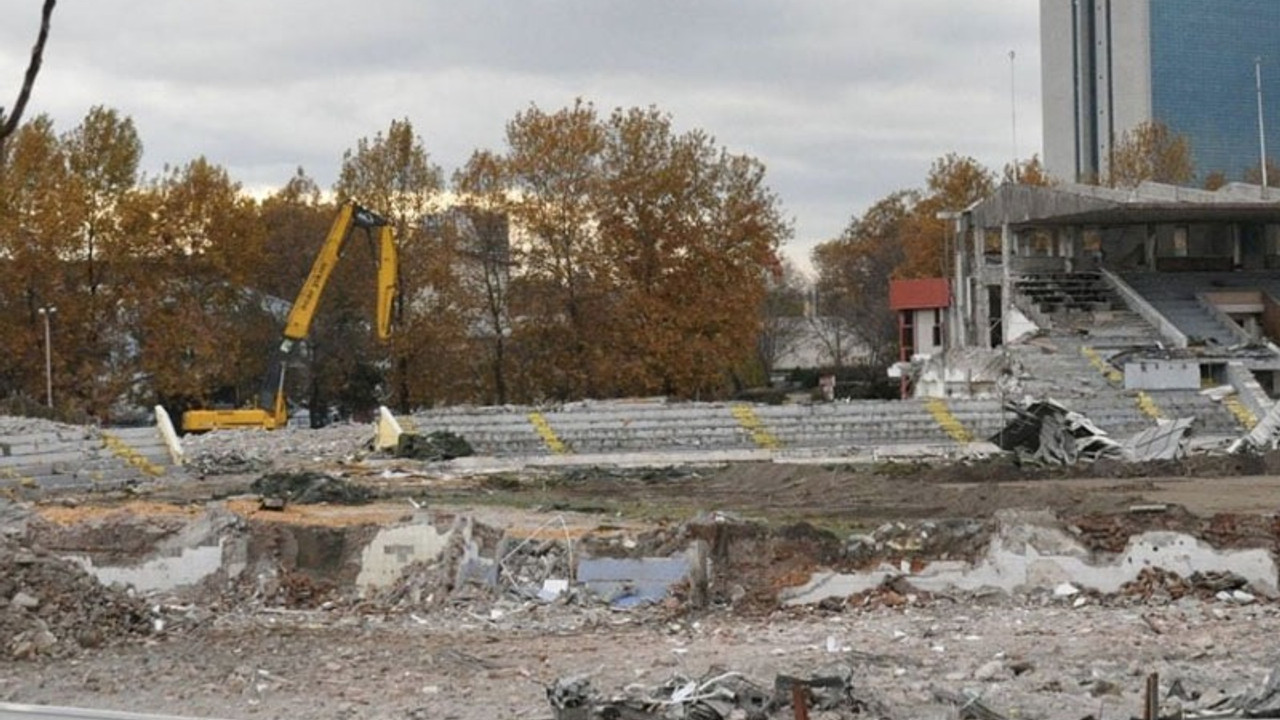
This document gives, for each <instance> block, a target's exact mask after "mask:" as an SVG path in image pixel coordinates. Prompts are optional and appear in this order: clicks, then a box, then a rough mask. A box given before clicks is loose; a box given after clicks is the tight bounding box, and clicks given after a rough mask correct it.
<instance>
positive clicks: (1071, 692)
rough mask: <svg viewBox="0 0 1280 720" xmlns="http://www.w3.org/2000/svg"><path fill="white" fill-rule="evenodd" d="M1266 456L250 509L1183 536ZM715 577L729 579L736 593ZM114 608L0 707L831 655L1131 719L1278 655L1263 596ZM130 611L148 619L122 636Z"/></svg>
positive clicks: (353, 697) (843, 532)
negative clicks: (1155, 680)
mask: <svg viewBox="0 0 1280 720" xmlns="http://www.w3.org/2000/svg"><path fill="white" fill-rule="evenodd" d="M1272 464H1273V463H1272V461H1271V460H1269V459H1266V458H1263V459H1252V460H1240V459H1235V458H1216V459H1214V458H1210V459H1202V460H1197V461H1196V462H1194V463H1183V464H1172V465H1169V464H1164V465H1159V466H1151V467H1134V466H1098V467H1094V468H1092V472H1082V471H1071V472H1066V471H1059V472H1057V473H1048V472H1045V471H1039V470H1035V471H1028V470H1022V469H1019V468H1016V467H1013V466H1012V465H1010V464H1008V463H1006V462H1001V461H986V462H980V463H974V464H962V465H950V466H936V465H924V464H921V465H915V464H885V465H878V466H850V465H817V464H795V465H783V464H770V463H752V464H735V465H726V466H701V467H700V466H682V467H673V468H665V469H657V470H618V469H607V468H600V469H574V470H568V471H563V472H550V471H537V472H523V473H503V474H488V475H481V476H474V477H459V476H457V475H456V474H450V473H441V472H424V471H421V470H420V469H418V468H415V467H413V466H410V465H407V464H405V463H403V462H399V461H394V460H379V461H371V462H367V463H363V464H349V465H344V466H342V467H341V468H330V469H331V470H337V471H339V472H340V473H341V474H342V476H343V477H345V478H347V479H349V480H351V481H354V482H358V483H361V484H362V485H364V486H367V487H370V488H372V489H373V492H374V493H375V494H376V495H378V496H379V501H378V503H377V504H375V505H373V506H361V507H358V508H331V509H329V510H326V511H323V512H320V511H317V510H312V509H308V508H306V507H301V506H297V507H291V508H290V509H289V513H285V514H279V515H277V516H273V517H275V518H278V521H279V522H286V521H287V522H297V523H303V524H320V523H324V522H331V523H374V524H385V523H390V522H394V521H396V520H397V519H399V518H401V517H402V516H403V514H404V513H405V512H408V508H409V507H410V505H411V504H412V505H416V506H426V507H430V508H443V509H448V510H451V511H457V512H466V513H471V514H474V515H476V516H477V517H483V518H484V519H485V520H486V521H487V522H491V523H494V524H496V525H500V526H503V527H525V528H527V529H529V531H530V532H533V531H535V530H536V529H537V528H539V527H542V526H543V525H545V524H546V523H547V521H548V519H549V518H552V517H560V518H567V521H566V526H571V527H573V528H575V532H578V531H581V532H600V531H602V529H608V528H626V529H631V530H634V531H635V532H637V533H639V532H642V531H644V530H645V529H646V528H672V527H675V526H677V525H679V524H681V523H684V522H686V521H688V520H689V519H691V518H695V517H698V516H700V515H701V516H704V517H705V516H706V515H708V514H715V513H721V514H726V515H728V516H733V517H741V518H745V519H748V520H760V521H762V522H763V524H764V525H766V526H779V527H781V526H788V525H791V524H794V523H797V522H800V521H803V522H804V523H807V524H810V525H812V526H815V527H816V528H817V532H821V533H826V534H829V536H830V537H831V538H834V540H835V541H837V542H839V541H841V540H840V539H841V538H844V537H846V536H847V535H849V534H852V533H863V532H869V531H871V530H873V529H875V528H877V527H879V526H881V525H884V524H885V523H890V522H895V521H908V522H910V521H920V520H924V519H929V520H941V519H946V518H956V519H977V520H982V519H989V518H991V517H992V516H993V515H994V514H995V513H996V512H997V511H1000V510H1006V509H1029V510H1049V511H1051V512H1053V513H1055V514H1057V515H1059V516H1060V517H1068V518H1092V519H1093V521H1092V522H1093V524H1092V525H1090V524H1089V523H1082V525H1081V527H1083V528H1084V529H1085V531H1086V532H1088V531H1089V530H1090V528H1097V529H1098V532H1100V533H1101V532H1104V531H1108V529H1109V528H1111V526H1110V525H1108V522H1109V521H1108V519H1109V518H1116V517H1128V514H1129V512H1130V510H1132V509H1133V508H1134V507H1135V506H1152V505H1156V506H1168V508H1167V509H1166V511H1165V512H1163V513H1160V514H1159V517H1161V518H1167V519H1168V520H1165V522H1167V523H1169V522H1176V523H1179V524H1180V525H1179V526H1180V527H1181V526H1186V525H1194V524H1196V523H1200V524H1201V525H1203V526H1206V527H1207V526H1209V525H1211V524H1213V522H1214V517H1215V516H1222V515H1223V514H1227V515H1230V516H1232V517H1233V518H1235V516H1248V517H1256V518H1257V519H1258V522H1259V523H1262V524H1264V525H1265V524H1267V523H1270V522H1271V519H1272V516H1273V515H1274V514H1275V511H1276V509H1277V508H1280V475H1274V474H1268V473H1270V471H1271V470H1272V467H1271V465H1272ZM309 469H310V468H309ZM1088 475H1094V477H1089V476H1088ZM258 477H260V474H254V473H244V474H236V475H210V476H209V477H206V478H205V479H202V480H199V481H195V482H186V483H172V484H169V485H164V484H161V485H158V486H157V487H155V488H151V489H148V490H146V491H144V492H142V493H141V495H142V497H141V498H140V497H139V493H138V492H137V491H134V492H130V493H116V494H107V495H99V496H83V495H82V496H59V497H46V498H36V499H37V500H39V501H40V502H41V503H42V505H41V506H40V508H39V513H40V515H41V516H42V517H43V518H44V520H45V521H48V522H51V523H77V522H86V521H89V520H92V519H93V518H95V517H100V516H102V515H104V514H109V513H110V512H112V510H113V508H117V507H118V506H120V505H123V504H124V503H126V502H127V503H131V505H130V507H131V508H143V509H139V510H137V511H136V512H140V513H153V514H154V516H155V518H156V520H155V522H154V526H155V527H157V528H160V529H161V530H163V529H164V528H166V527H167V525H166V523H167V522H169V520H165V518H170V517H173V516H181V515H183V514H186V513H191V512H195V511H196V509H198V508H201V507H203V506H204V505H206V504H207V503H209V502H213V501H215V500H216V501H218V502H222V503H224V504H225V506H226V507H227V508H228V509H229V510H230V511H231V512H232V513H234V514H237V515H238V517H240V518H243V521H245V522H252V521H253V519H254V517H255V513H260V512H263V511H261V510H259V509H258V508H257V507H256V500H255V499H253V498H252V497H240V498H237V496H238V495H239V494H240V493H243V492H245V491H246V489H247V488H248V486H249V484H250V483H251V482H252V481H253V480H255V479H257V478H258ZM140 499H141V500H145V502H144V503H139V500H140ZM130 512H135V510H132V509H131V510H130ZM3 517H5V514H4V513H0V518H3ZM321 518H327V519H321ZM1233 522H1245V521H1243V520H1239V519H1238V518H1236V519H1235V520H1233ZM1219 524H1221V523H1220V522H1219ZM1245 524H1247V522H1246V523H1245ZM1268 527H1269V525H1268ZM159 531H160V530H157V532H159ZM1268 537H1271V536H1270V535H1268ZM1262 542H1264V543H1265V542H1271V541H1270V540H1267V541H1262ZM13 552H14V565H13V566H12V567H13V568H23V567H26V568H29V567H32V562H33V561H32V560H31V558H30V557H26V555H25V553H26V552H27V551H26V550H24V549H18V550H14V551H13ZM762 562H768V563H773V564H775V565H776V564H778V563H779V562H782V564H783V565H784V566H783V567H776V568H772V569H771V570H770V572H774V573H776V574H777V575H778V577H782V576H783V575H785V574H786V573H787V572H789V571H791V570H795V571H796V572H797V575H798V574H799V571H800V570H802V569H803V568H807V567H809V566H811V565H812V564H813V563H814V562H815V561H814V559H812V558H810V559H808V560H807V561H804V562H802V561H801V560H798V559H797V560H786V561H777V560H776V557H764V558H763V560H762ZM789 562H795V563H796V565H795V567H790V566H786V564H787V563H789ZM14 572H17V570H14ZM739 572H744V571H739ZM739 580H740V581H741V582H742V583H744V584H749V581H750V578H745V577H743V578H739ZM776 580H777V578H770V582H774V581H776ZM76 582H77V583H81V582H83V579H78V580H76ZM0 585H2V583H0ZM70 587H80V585H73V586H70ZM117 590H118V591H120V592H123V593H124V595H123V597H132V594H131V593H129V592H128V591H127V590H123V589H117ZM113 592H114V591H113ZM16 598H17V596H16V595H12V594H11V595H10V597H7V598H0V600H3V601H4V602H5V605H0V612H11V613H12V612H24V613H33V614H35V615H39V616H41V617H44V618H45V619H46V620H47V621H48V622H47V623H45V624H44V625H45V627H47V629H48V630H49V631H50V632H54V631H56V630H57V628H56V627H55V625H54V622H53V620H54V617H55V615H54V611H53V609H52V608H53V603H52V601H51V600H50V599H49V598H37V600H40V601H43V602H44V605H41V606H29V608H28V609H26V610H23V609H22V608H19V607H18V605H19V603H18V601H17V600H16ZM886 598H889V599H886ZM135 599H136V602H133V601H127V602H126V601H124V600H121V601H120V602H118V603H116V604H115V605H113V607H117V606H118V608H117V611H118V612H119V613H124V614H123V615H120V616H119V617H118V618H115V619H113V618H111V617H106V616H102V617H98V616H94V617H87V618H78V619H77V623H78V625H77V630H76V632H84V627H83V625H84V623H86V622H87V623H89V624H90V625H91V626H92V624H93V623H99V624H101V626H102V630H101V631H100V632H98V633H96V634H94V633H90V635H92V636H93V637H94V638H95V640H97V641H96V642H94V643H86V644H85V647H83V648H81V649H79V650H78V651H76V652H69V653H66V654H52V653H50V654H41V653H39V652H38V651H36V650H31V647H35V646H38V645H39V640H40V638H41V637H42V635H41V634H40V633H38V632H37V633H34V634H33V633H30V632H28V633H26V634H23V635H21V636H13V637H0V650H10V649H12V648H13V647H15V644H16V643H19V642H20V641H21V642H26V643H27V645H23V647H24V648H27V649H28V650H30V651H29V652H26V653H25V654H23V655H22V656H21V657H19V656H16V655H15V654H14V653H12V652H3V653H0V701H3V702H11V703H37V704H54V705H68V706H89V707H101V708H110V709H119V710H133V711H140V712H150V713H165V714H179V715H192V716H200V717H213V718H228V719H230V718H298V717H309V718H335V719H344V720H346V719H352V718H414V719H423V718H453V719H456V720H480V719H481V718H485V719H488V718H549V717H552V710H551V708H550V706H549V704H548V702H547V697H546V688H547V686H548V684H550V683H552V682H553V681H555V680H556V679H557V678H563V677H567V676H574V675H578V674H583V673H587V674H589V675H590V676H591V681H592V684H593V686H594V687H596V688H598V689H599V690H601V691H602V692H604V693H606V694H609V693H617V692H621V691H622V689H623V688H625V687H627V686H628V685H635V684H639V685H646V686H652V685H657V684H659V683H662V682H665V681H668V680H670V679H671V678H672V677H673V676H676V675H680V676H685V677H696V676H700V675H703V674H704V673H707V672H708V671H710V670H713V669H715V668H721V669H727V670H732V671H737V672H742V673H744V674H746V675H748V676H749V677H752V678H754V679H756V680H758V681H759V682H761V683H763V684H765V685H771V684H772V681H773V678H774V676H775V675H777V674H780V673H781V674H796V675H803V674H806V673H812V672H816V671H818V670H820V669H822V668H824V667H828V666H830V665H832V664H833V663H839V664H843V665H844V666H847V667H848V668H849V669H850V670H852V677H853V679H854V683H855V693H856V694H860V695H861V696H864V697H867V698H873V699H875V700H876V701H878V702H880V703H882V704H883V706H884V707H886V708H889V709H890V711H891V713H890V715H889V716H891V717H897V718H939V719H941V718H954V717H958V716H960V715H959V714H958V711H957V710H956V708H954V707H952V706H950V705H947V704H945V703H942V702H939V701H938V700H937V699H936V697H935V690H939V689H941V690H948V691H952V692H961V691H971V692H973V693H976V694H978V695H980V696H981V697H982V699H983V702H985V703H986V704H987V705H989V706H990V707H992V708H994V709H996V710H998V711H999V712H1001V713H1003V714H1004V715H1005V716H1006V717H1010V718H1013V717H1019V718H1046V719H1048V718H1071V719H1077V718H1085V717H1093V718H1102V717H1129V716H1135V715H1140V714H1141V697H1142V691H1143V687H1144V683H1145V681H1146V677H1147V675H1148V674H1149V673H1152V672H1156V673H1159V677H1160V683H1161V688H1162V692H1161V697H1162V698H1164V697H1166V696H1167V694H1168V690H1170V689H1171V688H1172V687H1173V681H1174V680H1178V681H1179V685H1181V686H1182V687H1183V688H1184V689H1185V690H1187V692H1188V693H1189V694H1196V696H1197V698H1198V699H1196V700H1182V701H1177V700H1175V699H1169V702H1171V703H1172V702H1185V703H1186V704H1188V705H1192V704H1194V705H1196V706H1206V705H1207V704H1209V702H1210V701H1211V700H1212V699H1215V698H1224V697H1232V696H1236V695H1240V694H1243V693H1247V692H1252V691H1255V690H1257V689H1258V688H1260V687H1261V685H1262V683H1263V682H1264V680H1265V677H1266V674H1267V672H1268V671H1269V670H1271V669H1272V668H1273V667H1276V666H1277V665H1280V654H1278V653H1277V652H1276V650H1275V648H1274V647H1272V645H1271V644H1269V643H1267V642H1265V641H1264V640H1263V638H1267V637H1271V632H1272V631H1277V630H1280V605H1278V604H1276V603H1273V602H1272V601H1269V600H1267V599H1265V598H1252V599H1250V600H1249V601H1247V602H1246V601H1240V602H1236V601H1226V600H1221V599H1215V598H1214V597H1213V596H1212V595H1211V594H1210V595H1208V596H1203V595H1201V596H1196V595H1194V594H1188V595H1185V596H1182V597H1180V599H1173V598H1172V597H1170V596H1169V595H1168V594H1162V593H1155V594H1152V593H1146V594H1138V595H1119V596H1110V597H1107V596H1098V595H1094V594H1088V593H1082V594H1079V595H1071V596H1057V595H1055V594H1053V593H1051V592H1044V591H1037V592H1029V593H1023V594H1013V595H1005V594H999V593H997V594H990V593H978V594H967V595H954V596H929V595H927V594H923V593H912V592H911V591H910V589H909V588H907V589H904V592H902V593H888V594H887V595H886V594H871V595H867V596H865V597H852V598H849V599H847V600H846V601H845V602H842V603H837V604H823V605H821V606H814V607H806V608H785V609H784V608H781V607H777V606H773V607H767V606H762V605H759V604H754V605H745V604H744V605H741V606H738V607H734V608H729V607H724V606H718V605H716V604H714V603H713V604H711V606H709V607H706V608H691V607H688V606H686V605H682V604H680V603H678V602H669V603H666V604H663V605H659V606H656V607H649V608H642V609H634V610H621V609H616V608H611V607H609V606H606V605H598V604H579V603H569V604H564V603H553V604H539V603H532V602H522V601H516V600H511V599H501V598H500V599H496V600H495V599H487V600H483V601H481V600H476V601H467V600H456V601H451V602H447V603H444V604H439V603H437V604H435V605H433V606H431V607H430V608H424V609H416V610H409V611H393V610H389V609H387V608H385V607H376V608H371V607H361V606H359V605H349V604H331V605H326V604H319V605H318V606H316V607H306V608H304V607H301V606H288V605H283V606H282V605H275V606H272V605H269V604H267V605H264V604H262V603H258V604H252V605H243V604H234V603H227V602H224V601H222V600H219V601H217V602H215V601H213V600H212V599H208V600H205V601H202V600H201V599H200V598H194V599H193V598H190V597H177V596H157V597H146V598H142V597H138V598H135ZM890 599H891V601H890ZM25 602H27V601H25V600H24V603H25ZM146 612H150V613H151V615H150V616H148V617H149V618H150V619H149V621H148V622H144V623H141V626H139V622H138V621H139V619H140V618H141V616H140V613H146ZM113 617H114V616H113ZM156 621H159V624H158V625H157V623H156ZM2 627H3V626H2V625H0V628H2ZM121 628H125V629H121ZM55 634H56V633H55ZM99 636H102V637H101V638H100V639H99ZM32 642H34V643H35V646H32ZM1169 707H1170V708H1171V707H1172V705H1170V706H1169ZM1170 712H1172V710H1170Z"/></svg>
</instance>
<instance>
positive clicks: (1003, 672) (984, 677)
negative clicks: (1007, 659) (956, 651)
mask: <svg viewBox="0 0 1280 720" xmlns="http://www.w3.org/2000/svg"><path fill="white" fill-rule="evenodd" d="M1010 675H1011V673H1010V672H1009V669H1008V668H1006V667H1005V665H1004V662H1002V661H1000V660H992V661H990V662H987V663H984V664H983V665H982V666H981V667H979V668H978V669H977V670H974V671H973V679H974V680H979V681H981V682H991V681H993V680H1007V679H1008V678H1009V676H1010Z"/></svg>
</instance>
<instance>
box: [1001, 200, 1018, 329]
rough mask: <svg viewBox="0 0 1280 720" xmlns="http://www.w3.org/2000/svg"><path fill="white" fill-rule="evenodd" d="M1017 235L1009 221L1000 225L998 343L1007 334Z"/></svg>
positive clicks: (1011, 302) (1011, 301) (1011, 300)
mask: <svg viewBox="0 0 1280 720" xmlns="http://www.w3.org/2000/svg"><path fill="white" fill-rule="evenodd" d="M1016 240H1017V235H1016V234H1015V233H1014V232H1013V229H1012V228H1010V227H1009V223H1007V222H1006V223H1005V224H1003V225H1001V226H1000V334H1001V335H1002V337H1001V338H1000V344H1001V345H1003V344H1004V341H1005V340H1004V339H1005V338H1006V337H1008V336H1009V331H1008V328H1009V315H1010V314H1011V313H1010V309H1011V308H1012V307H1013V270H1012V268H1010V267H1009V266H1010V265H1011V264H1012V262H1013V243H1014V242H1015V241H1016Z"/></svg>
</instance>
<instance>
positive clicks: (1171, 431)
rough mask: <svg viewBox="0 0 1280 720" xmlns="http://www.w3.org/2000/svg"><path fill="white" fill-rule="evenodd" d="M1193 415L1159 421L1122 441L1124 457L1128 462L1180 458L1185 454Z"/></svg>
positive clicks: (1192, 423) (1193, 419)
mask: <svg viewBox="0 0 1280 720" xmlns="http://www.w3.org/2000/svg"><path fill="white" fill-rule="evenodd" d="M1195 421H1196V419H1195V418H1193V417H1187V418H1179V419H1177V420H1164V421H1161V422H1160V423H1159V424H1157V425H1156V426H1155V427H1153V428H1148V429H1146V430H1143V431H1142V432H1140V433H1137V434H1136V435H1134V436H1132V437H1130V438H1129V439H1128V440H1126V441H1125V442H1124V445H1123V449H1124V458H1125V459H1126V460H1129V461H1130V462H1146V461H1148V460H1181V459H1182V458H1184V457H1186V456H1187V445H1188V442H1189V440H1190V437H1191V427H1192V425H1194V424H1195Z"/></svg>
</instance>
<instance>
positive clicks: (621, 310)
mask: <svg viewBox="0 0 1280 720" xmlns="http://www.w3.org/2000/svg"><path fill="white" fill-rule="evenodd" d="M605 130H606V133H605V137H606V142H605V146H604V150H603V153H602V156H601V157H602V162H601V176H602V182H601V183H600V185H599V200H598V202H597V213H598V218H599V219H598V232H599V248H600V257H599V260H600V261H601V262H602V267H601V268H600V270H599V273H598V276H597V277H598V278H599V279H600V280H602V281H604V284H605V286H606V287H607V288H608V296H609V297H610V298H611V300H612V301H613V302H612V305H611V307H609V308H608V309H607V310H606V312H609V313H610V315H609V318H610V322H609V323H608V324H607V325H606V326H605V328H603V329H604V330H605V333H604V335H605V336H606V337H610V345H611V347H612V348H613V351H612V352H611V353H608V355H609V357H610V359H611V362H610V369H611V370H610V371H611V375H612V376H613V378H614V380H615V382H616V386H615V387H616V389H615V392H619V393H622V394H651V393H662V394H672V395H677V396H681V397H705V396H717V395H723V394H724V393H725V392H727V391H729V390H733V389H737V388H740V387H742V386H743V385H746V384H751V383H749V382H748V380H747V378H746V377H745V375H744V373H745V372H746V371H747V370H748V368H749V366H750V365H751V363H752V362H753V360H754V353H753V352H752V351H753V345H754V342H755V339H756V337H757V335H758V333H759V331H760V317H759V315H758V314H757V312H758V309H759V308H760V307H761V306H762V304H763V302H764V299H765V295H766V283H767V277H768V273H770V272H772V271H774V270H775V269H777V256H776V252H777V249H778V247H779V245H780V243H781V241H782V239H783V238H785V237H786V236H787V234H788V233H789V227H788V226H787V224H786V222H785V221H784V220H783V219H782V217H781V214H780V212H779V208H778V201H777V198H776V197H775V196H774V194H773V193H772V192H771V191H770V190H769V189H768V187H767V186H766V185H765V184H764V174H765V170H764V166H763V165H762V164H760V163H759V162H758V161H756V160H754V159H753V158H750V157H746V156H739V155H733V154H730V153H729V152H727V151H726V150H724V149H722V148H719V147H717V146H716V144H715V142H714V141H713V140H712V138H711V137H710V136H709V135H707V134H706V133H704V132H701V131H697V130H694V131H690V132H686V133H676V132H675V130H674V128H673V126H672V121H671V118H670V116H668V115H666V114H664V113H661V112H660V111H658V110H657V109H655V108H647V109H639V108H633V109H630V110H618V111H615V112H614V113H613V114H612V116H611V117H610V118H609V120H608V122H607V124H606V125H605ZM759 379H761V378H757V380H759ZM603 380H604V379H603V378H602V379H601V382H602V383H603Z"/></svg>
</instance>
